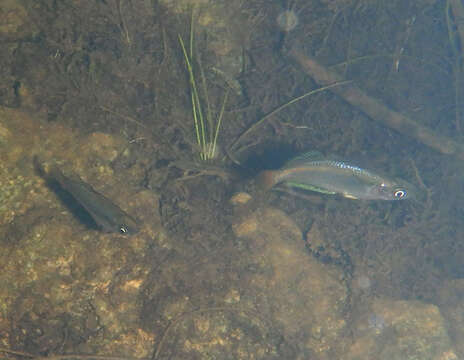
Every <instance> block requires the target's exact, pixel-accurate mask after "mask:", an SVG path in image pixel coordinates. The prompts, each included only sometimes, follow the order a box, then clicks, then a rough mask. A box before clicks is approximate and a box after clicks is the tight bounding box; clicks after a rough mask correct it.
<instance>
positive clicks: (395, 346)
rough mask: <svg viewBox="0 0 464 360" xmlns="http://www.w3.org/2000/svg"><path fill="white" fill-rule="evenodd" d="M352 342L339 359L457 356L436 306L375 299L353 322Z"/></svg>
mask: <svg viewBox="0 0 464 360" xmlns="http://www.w3.org/2000/svg"><path fill="white" fill-rule="evenodd" d="M354 337H355V341H354V343H353V344H352V345H351V346H350V349H349V351H348V353H347V354H346V356H345V357H344V358H343V359H346V360H359V359H366V360H367V359H372V358H373V354H375V359H378V360H390V359H404V360H406V359H424V360H435V359H436V360H438V359H440V360H445V359H448V360H451V359H458V357H457V355H456V353H455V352H454V350H453V348H452V346H451V342H450V339H449V337H448V333H447V329H446V326H445V321H444V319H443V317H442V315H441V313H440V311H439V309H438V307H437V306H435V305H431V304H425V303H422V302H419V301H401V300H390V299H382V298H380V299H375V300H374V301H373V303H372V304H371V307H370V309H369V310H368V311H364V309H363V312H362V315H361V316H359V318H358V319H357V321H355V324H354Z"/></svg>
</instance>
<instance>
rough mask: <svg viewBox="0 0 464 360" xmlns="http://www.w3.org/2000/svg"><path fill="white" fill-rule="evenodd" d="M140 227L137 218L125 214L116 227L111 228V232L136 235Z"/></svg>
mask: <svg viewBox="0 0 464 360" xmlns="http://www.w3.org/2000/svg"><path fill="white" fill-rule="evenodd" d="M139 230H140V227H139V224H138V223H137V221H136V220H134V219H132V218H130V217H129V216H125V218H124V219H123V221H121V222H120V223H118V224H117V225H116V226H115V228H114V229H111V232H116V233H119V234H121V235H125V236H129V235H134V234H136V233H137V232H139Z"/></svg>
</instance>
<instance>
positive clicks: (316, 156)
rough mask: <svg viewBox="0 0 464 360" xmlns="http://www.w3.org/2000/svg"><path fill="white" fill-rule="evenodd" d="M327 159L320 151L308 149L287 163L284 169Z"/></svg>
mask: <svg viewBox="0 0 464 360" xmlns="http://www.w3.org/2000/svg"><path fill="white" fill-rule="evenodd" d="M320 160H326V158H325V156H324V155H323V154H322V153H320V152H319V151H308V152H306V153H304V154H301V155H299V156H297V157H295V158H293V159H291V160H289V161H288V162H286V163H285V165H284V169H289V168H293V167H297V166H301V165H304V164H306V163H308V162H309V161H320Z"/></svg>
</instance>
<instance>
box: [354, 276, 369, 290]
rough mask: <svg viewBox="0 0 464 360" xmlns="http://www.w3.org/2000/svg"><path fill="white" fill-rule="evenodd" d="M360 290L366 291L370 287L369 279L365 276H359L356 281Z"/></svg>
mask: <svg viewBox="0 0 464 360" xmlns="http://www.w3.org/2000/svg"><path fill="white" fill-rule="evenodd" d="M357 281H358V286H359V288H360V289H363V290H367V289H369V288H370V287H371V279H370V278H369V276H367V275H361V276H359V277H358V279H357Z"/></svg>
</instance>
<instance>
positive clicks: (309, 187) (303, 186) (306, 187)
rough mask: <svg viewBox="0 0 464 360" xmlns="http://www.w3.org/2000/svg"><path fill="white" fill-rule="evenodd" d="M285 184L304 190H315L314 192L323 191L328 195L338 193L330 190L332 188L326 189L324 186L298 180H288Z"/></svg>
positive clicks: (322, 192)
mask: <svg viewBox="0 0 464 360" xmlns="http://www.w3.org/2000/svg"><path fill="white" fill-rule="evenodd" d="M285 185H286V186H289V187H294V188H298V189H302V190H308V191H314V192H318V193H321V194H328V195H335V194H336V192H334V191H330V190H327V189H324V188H322V187H319V186H314V185H309V184H302V183H297V182H292V181H286V182H285Z"/></svg>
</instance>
